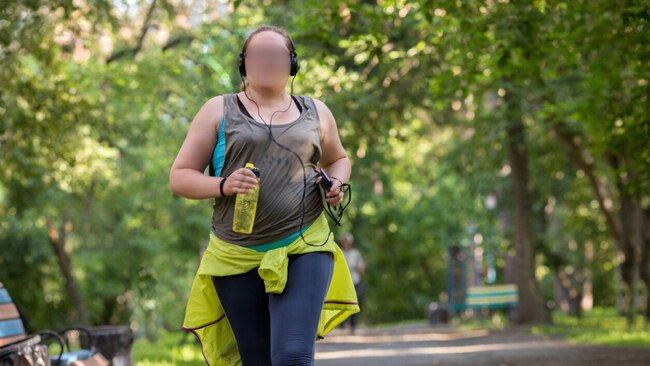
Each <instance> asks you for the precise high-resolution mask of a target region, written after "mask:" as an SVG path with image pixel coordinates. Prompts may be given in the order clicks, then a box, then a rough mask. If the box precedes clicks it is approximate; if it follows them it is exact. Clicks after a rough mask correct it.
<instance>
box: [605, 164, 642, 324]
mask: <svg viewBox="0 0 650 366" xmlns="http://www.w3.org/2000/svg"><path fill="white" fill-rule="evenodd" d="M609 161H610V164H611V165H612V168H614V170H615V171H616V187H617V188H618V191H619V196H620V200H621V208H620V210H619V216H620V222H621V233H620V234H621V235H620V236H621V242H620V244H621V251H622V252H623V258H622V262H621V276H622V278H623V281H624V282H625V283H626V284H627V288H628V293H627V294H626V295H627V296H626V304H625V313H626V317H627V320H628V325H630V326H631V325H633V324H634V320H635V316H636V312H637V303H638V301H637V300H638V289H637V284H638V279H639V273H640V270H641V267H640V259H641V254H642V247H643V236H644V229H643V228H644V218H643V209H642V208H641V204H640V203H639V200H638V198H637V197H635V196H634V195H633V194H632V193H631V192H630V191H629V189H628V184H629V179H630V178H631V177H632V176H633V175H634V172H632V171H630V170H625V171H624V173H623V172H621V171H620V170H621V168H622V167H624V165H625V164H624V163H625V162H624V158H622V157H620V156H609Z"/></svg>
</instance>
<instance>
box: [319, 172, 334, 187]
mask: <svg viewBox="0 0 650 366" xmlns="http://www.w3.org/2000/svg"><path fill="white" fill-rule="evenodd" d="M320 177H321V178H320V185H321V187H323V189H324V190H325V192H327V191H329V190H330V188H332V179H331V178H330V177H329V176H328V175H327V173H325V171H324V170H323V169H321V170H320Z"/></svg>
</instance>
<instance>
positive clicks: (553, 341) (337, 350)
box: [316, 325, 650, 366]
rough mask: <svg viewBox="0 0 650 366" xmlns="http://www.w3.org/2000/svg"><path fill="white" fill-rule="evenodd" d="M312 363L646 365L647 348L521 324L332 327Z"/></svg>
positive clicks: (324, 365)
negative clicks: (580, 339)
mask: <svg viewBox="0 0 650 366" xmlns="http://www.w3.org/2000/svg"><path fill="white" fill-rule="evenodd" d="M316 365H317V366H361V365H364V366H365V365H368V366H370V365H372V366H388V365H391V366H392V365H395V366H424V365H427V366H431V365H474V366H483V365H485V366H487V365H497V366H506V365H507V366H510V365H525V366H547V365H548V366H551V365H552V366H557V365H562V366H572V365H589V366H594V365H597V366H600V365H602V366H612V365H613V366H627V365H634V366H636V365H640V366H641V365H649V366H650V350H647V349H635V348H624V347H610V346H596V345H575V344H572V343H569V342H567V341H565V340H563V339H560V338H551V337H544V336H538V335H534V334H531V333H530V332H529V331H528V330H527V328H523V327H513V328H509V329H507V330H498V331H488V330H471V331H469V330H464V331H463V330H457V329H452V328H432V327H429V326H426V325H421V326H417V325H416V326H409V327H395V328H389V329H382V330H365V329H362V330H358V331H357V333H356V334H355V335H349V334H348V332H347V331H345V330H341V329H335V330H334V331H332V333H330V334H329V335H328V336H327V337H326V338H325V339H324V340H321V341H319V342H317V343H316Z"/></svg>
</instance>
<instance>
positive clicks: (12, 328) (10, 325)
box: [0, 319, 25, 338]
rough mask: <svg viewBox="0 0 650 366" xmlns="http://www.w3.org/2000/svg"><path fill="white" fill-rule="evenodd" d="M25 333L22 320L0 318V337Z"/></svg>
mask: <svg viewBox="0 0 650 366" xmlns="http://www.w3.org/2000/svg"><path fill="white" fill-rule="evenodd" d="M22 334H25V328H24V327H23V321H22V320H20V319H10V320H0V337H2V338H5V337H13V336H17V335H22Z"/></svg>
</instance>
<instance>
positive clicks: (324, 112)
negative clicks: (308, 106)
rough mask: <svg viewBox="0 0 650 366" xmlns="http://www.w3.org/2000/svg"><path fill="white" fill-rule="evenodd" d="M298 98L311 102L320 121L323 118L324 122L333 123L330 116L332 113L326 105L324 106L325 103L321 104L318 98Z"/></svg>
mask: <svg viewBox="0 0 650 366" xmlns="http://www.w3.org/2000/svg"><path fill="white" fill-rule="evenodd" d="M300 97H302V98H306V99H311V100H312V102H313V103H314V107H316V112H317V113H318V116H319V117H320V119H321V121H322V120H323V118H324V119H325V121H326V122H333V121H334V115H333V114H332V111H331V110H330V109H329V107H328V106H327V104H325V102H323V101H322V100H320V99H318V98H314V97H310V96H307V95H301V96H300Z"/></svg>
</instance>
